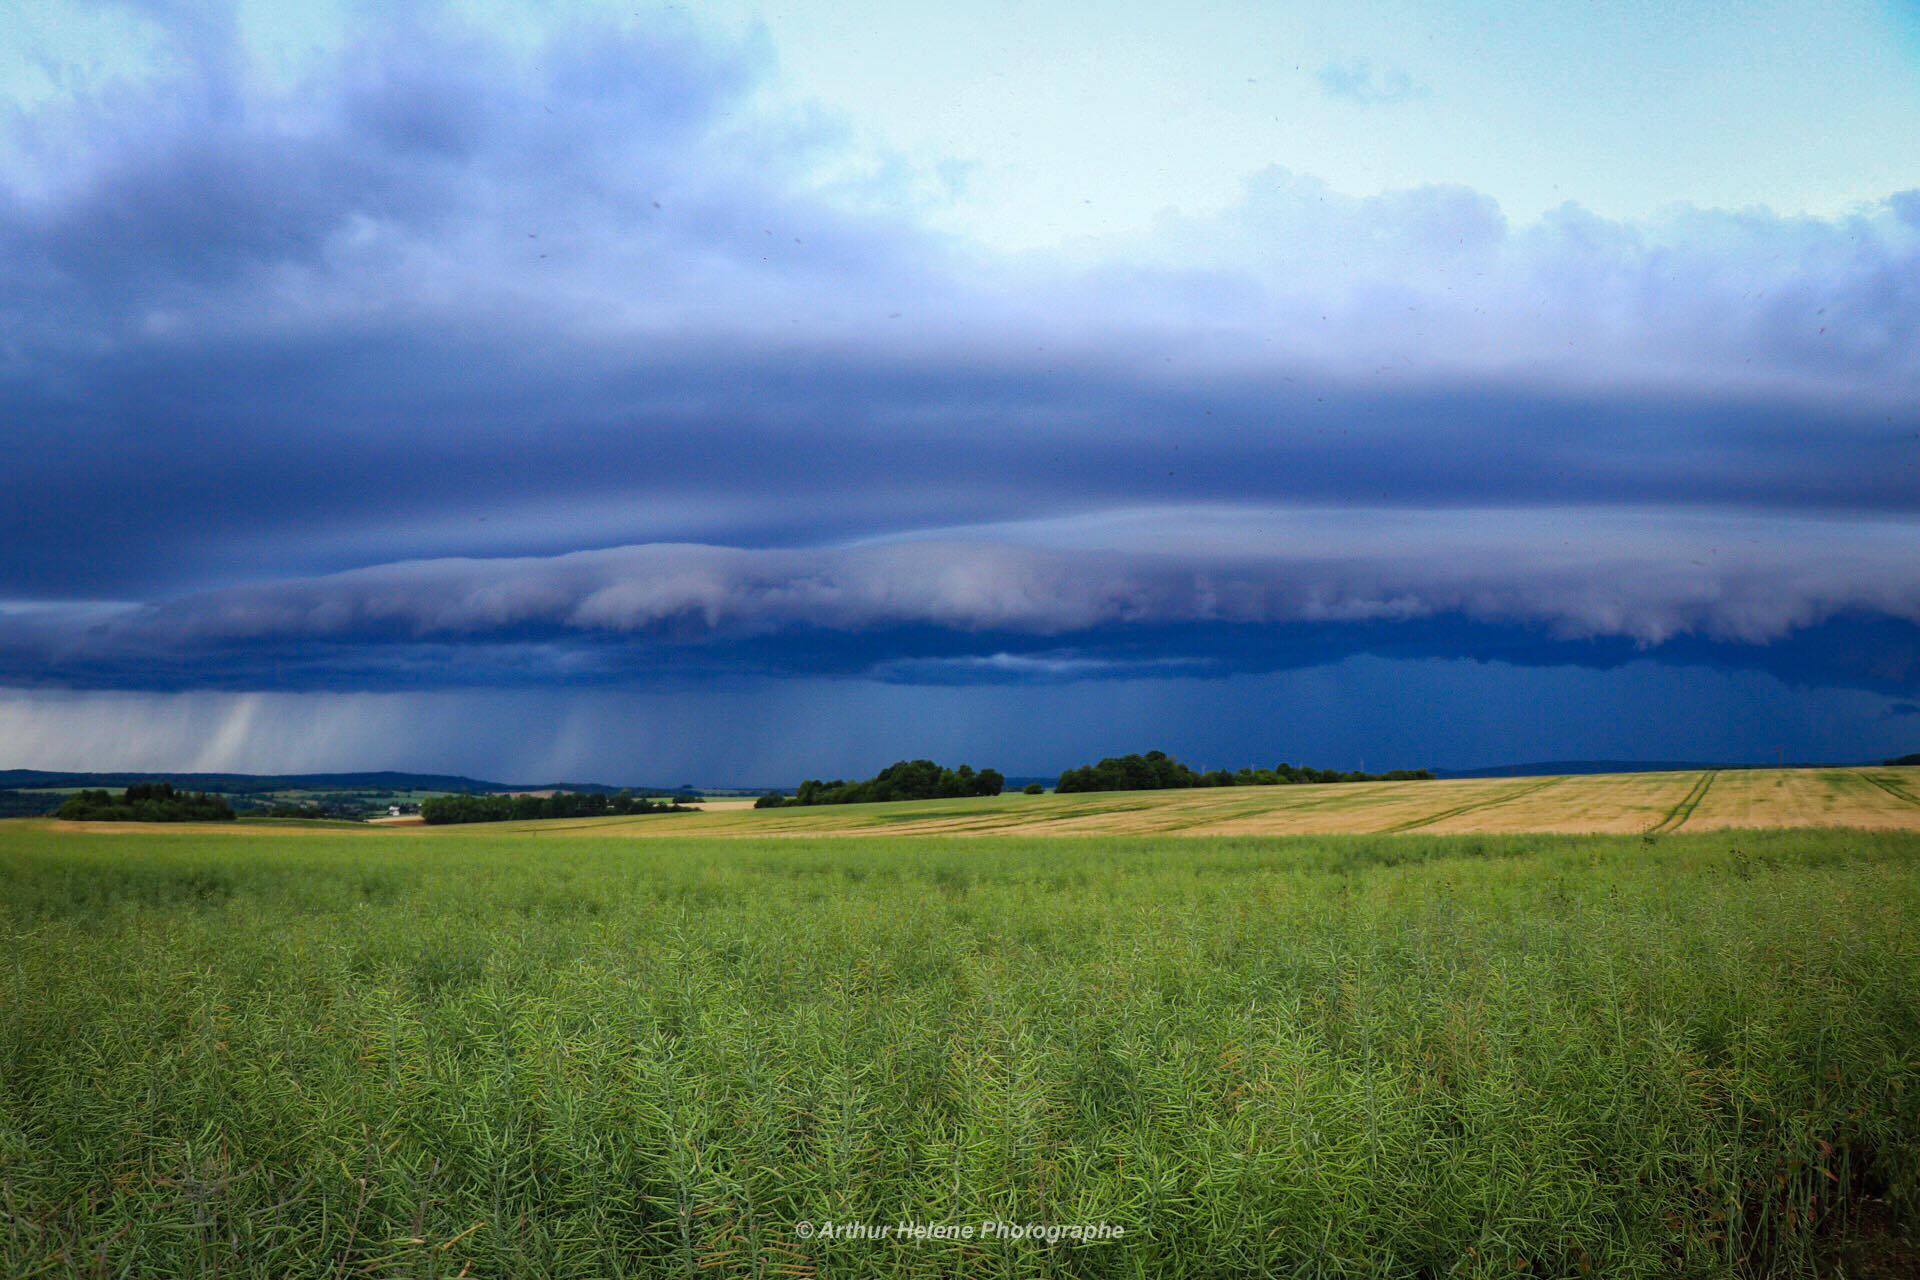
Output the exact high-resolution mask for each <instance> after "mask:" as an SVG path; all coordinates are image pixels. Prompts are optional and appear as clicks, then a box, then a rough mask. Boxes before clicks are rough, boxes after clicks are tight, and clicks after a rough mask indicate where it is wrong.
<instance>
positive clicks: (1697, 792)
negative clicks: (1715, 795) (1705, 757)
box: [1647, 769, 1718, 836]
mask: <svg viewBox="0 0 1920 1280" xmlns="http://www.w3.org/2000/svg"><path fill="white" fill-rule="evenodd" d="M1717 776H1718V774H1717V773H1716V771H1714V770H1712V769H1709V770H1707V772H1705V773H1703V774H1701V775H1700V781H1698V782H1696V783H1694V784H1693V790H1691V791H1689V792H1687V794H1686V795H1684V796H1682V797H1681V799H1680V803H1679V804H1676V805H1675V806H1673V808H1671V809H1669V810H1668V811H1667V816H1666V817H1664V818H1662V819H1660V821H1658V822H1656V823H1654V824H1653V825H1652V826H1651V827H1648V828H1647V834H1648V835H1650V836H1659V835H1665V834H1666V833H1667V832H1669V831H1678V830H1679V829H1680V828H1682V827H1684V826H1686V825H1687V819H1688V818H1691V817H1692V816H1693V811H1694V810H1695V809H1698V808H1699V807H1700V802H1701V801H1702V800H1705V799H1706V798H1707V792H1709V791H1711V790H1712V789H1713V780H1714V778H1715V777H1717Z"/></svg>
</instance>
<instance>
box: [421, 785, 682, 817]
mask: <svg viewBox="0 0 1920 1280" xmlns="http://www.w3.org/2000/svg"><path fill="white" fill-rule="evenodd" d="M682 808H684V806H680V804H674V802H672V800H649V798H647V796H636V794H634V793H632V791H620V793H616V794H611V796H609V794H597V793H582V791H555V793H553V794H551V796H528V794H486V796H474V794H455V796H428V798H424V800H420V821H426V823H430V825H440V823H455V821H524V819H532V818H618V816H626V814H674V812H680V810H682Z"/></svg>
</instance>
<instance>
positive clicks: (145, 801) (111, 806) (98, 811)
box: [53, 782, 233, 822]
mask: <svg viewBox="0 0 1920 1280" xmlns="http://www.w3.org/2000/svg"><path fill="white" fill-rule="evenodd" d="M53 816H54V817H56V818H65V819H67V820H68V821H69V822H231V821H232V820H233V807H232V806H231V805H229V804H228V803H227V800H226V797H225V796H217V795H212V794H209V793H208V792H205V791H176V790H174V789H173V784H172V783H171V782H136V783H134V784H133V785H132V786H130V787H128V788H127V789H126V790H125V791H123V792H121V793H120V794H119V795H117V796H116V795H114V794H112V793H111V792H108V791H76V792H74V793H73V794H72V795H70V796H68V797H67V799H66V801H65V802H64V803H63V804H61V806H60V807H59V808H58V809H55V810H54V811H53Z"/></svg>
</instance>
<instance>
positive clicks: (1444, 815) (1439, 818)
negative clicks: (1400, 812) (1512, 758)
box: [1380, 778, 1566, 835]
mask: <svg viewBox="0 0 1920 1280" xmlns="http://www.w3.org/2000/svg"><path fill="white" fill-rule="evenodd" d="M1565 781H1566V779H1565V778H1548V779H1547V780H1546V781H1544V782H1536V783H1534V784H1533V785H1532V786H1530V787H1519V788H1517V789H1515V790H1513V791H1503V792H1501V793H1500V794H1499V795H1497V796H1489V797H1487V798H1486V799H1484V800H1474V801H1471V802H1470V803H1467V804H1462V805H1455V806H1454V807H1453V808H1451V809H1442V810H1441V811H1440V812H1439V813H1430V814H1427V815H1426V816H1425V817H1420V818H1414V819H1413V820H1411V821H1409V822H1402V823H1400V824H1398V825H1396V826H1391V827H1382V828H1381V829H1380V833H1381V834H1382V835H1396V834H1398V833H1399V832H1402V831H1418V830H1419V829H1420V828H1421V827H1430V826H1432V825H1433V824H1434V823H1436V822H1445V821H1446V820H1447V819H1448V818H1457V817H1459V816H1460V815H1461V814H1463V813H1474V812H1477V811H1478V810H1481V809H1491V808H1493V807H1494V806H1495V805H1497V804H1505V803H1507V801H1509V800H1518V799H1519V798H1520V797H1521V796H1530V795H1532V794H1533V793H1534V792H1536V791H1544V790H1546V789H1547V788H1548V787H1551V786H1555V785H1557V784H1558V783H1562V782H1565Z"/></svg>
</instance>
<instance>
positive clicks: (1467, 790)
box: [523, 767, 1920, 838]
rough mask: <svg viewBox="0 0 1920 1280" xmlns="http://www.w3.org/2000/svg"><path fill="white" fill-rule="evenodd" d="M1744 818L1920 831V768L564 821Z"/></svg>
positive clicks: (727, 824) (662, 831)
mask: <svg viewBox="0 0 1920 1280" xmlns="http://www.w3.org/2000/svg"><path fill="white" fill-rule="evenodd" d="M1736 827H1862V828H1869V829H1881V830H1889V829H1890V830H1906V831H1920V768H1889V767H1865V768H1847V769H1784V770H1782V769H1764V770H1747V769H1718V770H1703V771H1686V772H1673V773H1624V774H1582V775H1572V776H1561V777H1542V778H1470V779H1456V780H1451V781H1444V782H1358V783H1340V784H1329V785H1319V786H1282V787H1226V788H1218V789H1214V788H1201V789H1195V790H1183V791H1123V792H1103V793H1095V794H1091V795H1044V796H1023V795H1017V794H1016V795H1001V796H994V797H991V798H985V799H980V798H970V799H964V800H923V801H910V802H907V803H901V804H856V805H834V806H831V807H828V808H821V809H773V810H760V811H754V810H739V809H721V810H716V811H714V812H709V813H698V814H677V815H669V816H666V817H660V818H654V817H645V818H634V819H618V818H616V819H606V820H601V821H597V822H595V823H592V824H587V825H583V826H568V827H567V828H565V829H564V830H556V829H554V828H553V827H552V826H551V825H541V824H525V825H524V827H523V829H524V830H527V831H529V832H533V833H535V834H540V833H545V834H548V835H551V836H553V837H555V838H572V837H573V836H577V835H578V834H580V833H581V832H583V831H594V832H595V833H596V834H604V835H623V836H676V837H689V836H729V837H734V838H739V837H747V836H827V835H894V836H908V835H926V836H996V837H1007V836H1027V835H1036V836H1146V835H1151V836H1262V835H1340V834H1353V835H1376V834H1391V833H1400V832H1408V833H1411V832H1424V833H1426V834H1429V835H1448V834H1452V835H1466V834H1475V833H1488V834H1492V833H1506V834H1519V833H1525V832H1538V833H1547V834H1566V835H1572V834H1600V835H1639V834H1643V833H1647V832H1655V833H1671V832H1675V831H1680V830H1686V831H1713V830H1722V829H1728V828H1736Z"/></svg>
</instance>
